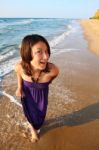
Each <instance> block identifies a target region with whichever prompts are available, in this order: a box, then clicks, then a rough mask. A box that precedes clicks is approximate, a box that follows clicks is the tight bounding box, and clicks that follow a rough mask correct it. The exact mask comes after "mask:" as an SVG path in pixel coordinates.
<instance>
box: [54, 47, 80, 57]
mask: <svg viewBox="0 0 99 150" xmlns="http://www.w3.org/2000/svg"><path fill="white" fill-rule="evenodd" d="M79 50H80V49H75V48H52V54H55V55H56V54H57V55H58V54H60V53H64V52H71V51H79Z"/></svg>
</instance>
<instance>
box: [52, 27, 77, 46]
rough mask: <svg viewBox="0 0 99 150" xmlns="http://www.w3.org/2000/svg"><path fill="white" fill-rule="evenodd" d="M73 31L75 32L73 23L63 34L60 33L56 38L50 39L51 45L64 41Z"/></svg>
mask: <svg viewBox="0 0 99 150" xmlns="http://www.w3.org/2000/svg"><path fill="white" fill-rule="evenodd" d="M72 32H75V29H74V28H73V27H72V26H71V25H68V27H67V30H66V31H65V32H63V33H62V34H61V35H59V36H57V37H54V39H53V40H52V41H50V46H51V47H54V46H56V45H57V44H59V43H60V42H61V41H63V40H64V39H65V37H66V36H68V35H69V34H70V33H72Z"/></svg>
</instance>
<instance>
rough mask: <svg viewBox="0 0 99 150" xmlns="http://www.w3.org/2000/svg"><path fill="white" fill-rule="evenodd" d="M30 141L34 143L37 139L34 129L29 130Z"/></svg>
mask: <svg viewBox="0 0 99 150" xmlns="http://www.w3.org/2000/svg"><path fill="white" fill-rule="evenodd" d="M30 140H31V142H33V143H35V142H37V141H38V140H39V138H38V135H37V132H36V130H34V129H33V130H32V132H31V139H30Z"/></svg>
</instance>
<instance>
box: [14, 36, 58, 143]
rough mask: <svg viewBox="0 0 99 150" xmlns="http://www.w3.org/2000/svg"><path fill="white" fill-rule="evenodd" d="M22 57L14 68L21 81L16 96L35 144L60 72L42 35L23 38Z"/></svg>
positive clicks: (18, 79)
mask: <svg viewBox="0 0 99 150" xmlns="http://www.w3.org/2000/svg"><path fill="white" fill-rule="evenodd" d="M20 54H21V58H22V60H21V62H19V63H17V64H16V65H15V71H16V72H17V81H18V87H17V90H16V96H19V97H21V102H22V106H23V111H24V114H25V116H26V118H27V120H28V123H29V127H30V128H31V133H32V136H31V141H32V142H36V141H37V140H38V134H37V130H38V129H40V128H41V126H42V125H43V123H44V120H45V116H46V111H47V105H48V92H49V84H50V83H51V82H52V80H53V79H54V78H56V77H57V75H58V73H59V69H58V67H57V66H56V65H54V64H52V63H50V62H49V57H50V46H49V44H48V42H47V40H46V39H45V38H44V37H43V36H41V35H37V34H33V35H27V36H26V37H24V39H23V40H22V44H21V49H20Z"/></svg>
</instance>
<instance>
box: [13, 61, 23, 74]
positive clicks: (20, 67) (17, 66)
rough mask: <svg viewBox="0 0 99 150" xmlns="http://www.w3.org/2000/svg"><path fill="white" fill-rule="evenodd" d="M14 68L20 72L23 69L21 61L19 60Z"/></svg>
mask: <svg viewBox="0 0 99 150" xmlns="http://www.w3.org/2000/svg"><path fill="white" fill-rule="evenodd" d="M14 70H15V72H18V73H19V72H21V71H22V65H21V61H19V62H17V63H16V64H15V67H14Z"/></svg>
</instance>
